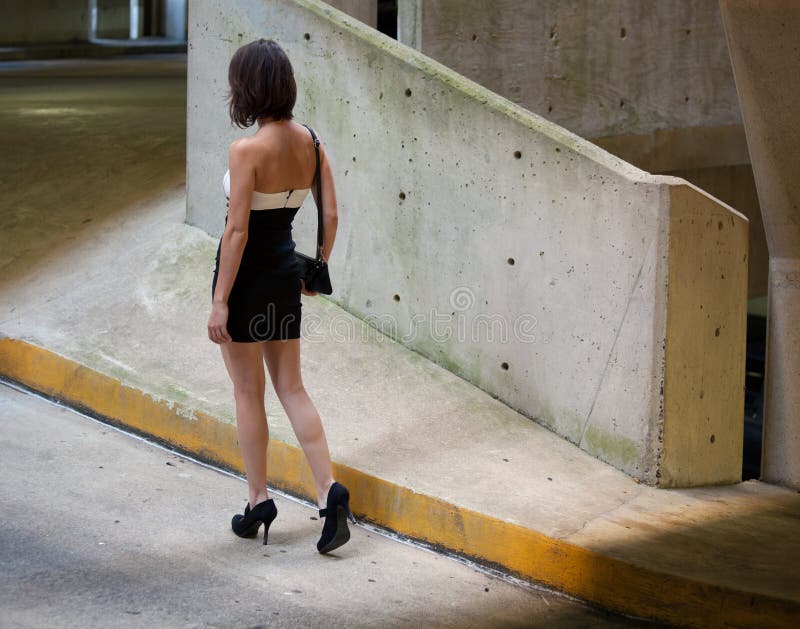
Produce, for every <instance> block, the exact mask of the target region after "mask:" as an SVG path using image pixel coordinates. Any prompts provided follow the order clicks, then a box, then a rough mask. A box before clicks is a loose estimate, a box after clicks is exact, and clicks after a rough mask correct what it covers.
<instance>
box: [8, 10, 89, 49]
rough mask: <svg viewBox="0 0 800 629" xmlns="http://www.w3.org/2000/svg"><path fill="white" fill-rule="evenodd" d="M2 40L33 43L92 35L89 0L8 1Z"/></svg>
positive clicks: (81, 39)
mask: <svg viewBox="0 0 800 629" xmlns="http://www.w3.org/2000/svg"><path fill="white" fill-rule="evenodd" d="M0 12H1V13H2V19H0V44H2V45H9V44H33V43H45V42H46V43H51V42H68V41H87V40H88V39H89V2H88V0H26V1H25V2H13V3H12V2H4V3H3V6H2V9H1V10H0Z"/></svg>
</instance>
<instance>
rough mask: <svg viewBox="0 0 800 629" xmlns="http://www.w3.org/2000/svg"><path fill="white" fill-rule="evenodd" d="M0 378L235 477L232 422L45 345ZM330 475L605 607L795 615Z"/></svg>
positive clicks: (365, 499)
mask: <svg viewBox="0 0 800 629" xmlns="http://www.w3.org/2000/svg"><path fill="white" fill-rule="evenodd" d="M0 375H2V376H3V377H5V378H7V379H8V380H12V381H15V382H18V383H20V384H22V385H24V386H26V387H28V388H30V389H33V390H36V391H38V392H40V393H42V394H44V395H46V396H49V397H52V398H54V399H57V400H59V401H62V402H64V403H66V404H68V405H70V406H73V407H75V408H77V409H80V410H82V411H84V412H86V413H88V414H91V415H94V416H98V417H102V418H103V419H105V420H106V421H109V422H110V423H113V424H116V425H119V426H123V427H126V428H129V429H133V430H134V431H136V432H140V433H144V434H147V435H149V436H150V437H151V438H155V439H156V440H158V441H160V442H162V443H166V444H169V445H171V446H173V447H175V448H177V449H180V450H184V451H186V452H187V453H191V454H192V455H193V456H195V457H198V458H200V459H202V460H205V461H208V462H210V463H213V464H217V465H220V466H222V467H225V468H228V469H233V470H236V471H238V472H240V473H242V474H243V473H244V468H243V464H242V460H241V457H240V454H239V449H238V444H237V438H236V427H235V426H234V425H232V424H230V423H227V422H224V421H220V420H217V419H215V418H214V417H211V416H209V415H207V414H205V413H202V412H199V411H195V410H192V409H188V408H186V407H183V406H182V405H180V404H177V403H174V402H169V401H165V400H158V399H155V398H153V397H152V396H150V395H148V394H146V393H144V392H142V391H140V390H138V389H135V388H132V387H128V386H126V385H124V384H122V383H121V382H120V381H119V380H117V379H115V378H113V377H110V376H107V375H105V374H102V373H100V372H98V371H95V370H93V369H90V368H88V367H85V366H83V365H81V364H79V363H77V362H75V361H72V360H70V359H68V358H65V357H63V356H59V355H58V354H55V353H53V352H50V351H48V350H46V349H44V348H41V347H37V346H35V345H32V344H30V343H27V342H25V341H20V340H16V339H11V338H3V339H0ZM268 469H269V476H270V478H269V483H270V485H272V486H274V487H276V488H278V489H281V490H284V491H287V492H289V493H292V494H295V495H299V496H303V497H305V498H307V499H309V500H311V501H312V502H316V499H315V498H314V483H313V479H312V476H311V471H310V469H309V467H308V465H307V464H306V461H305V458H304V456H303V453H302V451H301V450H300V449H299V448H297V447H295V446H293V445H290V444H287V443H283V442H280V441H276V440H274V439H273V440H271V441H270V445H269V448H268ZM334 474H335V476H336V478H337V480H339V481H340V482H342V483H344V484H345V485H347V486H348V487H349V489H350V493H351V496H352V498H351V504H350V506H351V509H352V510H353V512H354V514H355V515H357V516H360V517H362V518H365V519H366V520H368V521H370V522H373V523H375V524H378V525H380V526H383V527H386V528H388V529H391V530H393V531H396V532H398V533H400V534H403V535H407V536H409V537H412V538H415V539H418V540H421V541H423V542H425V543H427V544H431V545H433V546H435V547H440V548H442V549H446V550H448V551H450V552H456V553H459V554H462V555H464V556H466V557H468V558H470V559H473V560H475V561H478V562H480V563H482V564H485V565H489V566H492V567H495V568H499V569H501V570H503V571H504V572H507V573H510V574H513V575H515V576H517V577H522V578H524V579H527V580H529V581H533V582H536V583H540V584H543V585H546V586H549V587H553V588H555V589H558V590H561V591H563V592H566V593H568V594H571V595H573V596H577V597H579V598H582V599H584V600H587V601H590V602H592V603H595V604H598V605H600V606H602V607H605V608H607V609H611V610H614V611H618V612H622V613H626V614H631V615H634V616H640V617H644V618H652V619H656V620H660V621H662V622H669V623H673V624H676V625H680V626H687V627H704V628H706V627H723V626H724V627H747V626H749V627H752V626H758V627H786V626H792V625H793V624H794V623H793V622H792V620H796V619H797V618H798V614H800V608H798V605H797V603H795V602H794V601H789V600H782V599H778V598H773V597H769V596H766V595H763V594H759V593H754V592H746V591H741V590H734V589H730V588H725V587H721V586H717V585H713V584H707V583H701V582H698V581H695V580H692V579H689V578H682V577H680V576H678V575H673V574H667V573H660V572H657V571H654V570H651V569H648V568H645V567H642V566H639V565H635V564H632V563H630V562H627V561H624V560H621V559H618V558H615V557H611V556H607V555H604V554H602V553H599V552H597V551H594V550H590V549H587V548H583V547H581V546H578V545H575V544H571V543H568V542H564V541H562V540H559V539H555V538H551V537H548V536H546V535H543V534H542V533H538V532H536V531H533V530H530V529H527V528H525V527H523V526H519V525H517V524H513V523H510V522H505V521H503V520H500V519H498V518H494V517H492V516H490V515H486V514H483V513H478V512H476V511H473V510H471V509H466V508H463V507H459V506H457V505H454V504H451V503H448V502H446V501H444V500H440V499H438V498H436V497H433V496H428V495H425V494H421V493H418V492H415V491H413V490H411V489H408V488H406V487H403V486H401V485H397V484H395V483H392V482H389V481H386V480H383V479H381V478H378V477H376V476H373V475H371V474H367V473H365V472H362V471H359V470H358V469H355V468H352V467H348V466H345V465H342V464H339V463H334ZM501 490H502V491H513V488H510V487H509V488H502V489H501Z"/></svg>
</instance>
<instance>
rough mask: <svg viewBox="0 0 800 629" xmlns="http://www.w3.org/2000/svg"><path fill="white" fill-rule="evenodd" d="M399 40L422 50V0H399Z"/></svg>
mask: <svg viewBox="0 0 800 629" xmlns="http://www.w3.org/2000/svg"><path fill="white" fill-rule="evenodd" d="M397 41H399V42H400V43H401V44H405V45H406V46H411V47H412V48H416V49H417V50H422V0H398V2H397Z"/></svg>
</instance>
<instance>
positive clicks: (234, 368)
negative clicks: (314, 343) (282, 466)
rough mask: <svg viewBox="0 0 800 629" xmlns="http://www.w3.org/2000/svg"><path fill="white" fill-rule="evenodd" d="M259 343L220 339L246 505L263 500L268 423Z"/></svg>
mask: <svg viewBox="0 0 800 629" xmlns="http://www.w3.org/2000/svg"><path fill="white" fill-rule="evenodd" d="M261 345H262V343H222V344H221V345H220V347H221V348H222V357H223V359H224V360H225V366H226V367H227V369H228V375H229V376H230V378H231V381H232V382H233V395H234V398H235V400H236V431H237V434H238V436H239V449H240V450H241V452H242V458H243V459H244V469H245V472H246V473H247V486H248V489H249V494H250V508H251V509H252V508H253V507H255V506H256V505H257V504H258V503H259V502H263V501H264V500H267V498H268V496H267V445H268V444H269V426H268V425H267V413H266V410H265V408H264V386H265V384H264V381H265V377H264V362H263V358H262V350H261Z"/></svg>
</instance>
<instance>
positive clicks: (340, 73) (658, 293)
mask: <svg viewBox="0 0 800 629" xmlns="http://www.w3.org/2000/svg"><path fill="white" fill-rule="evenodd" d="M189 28H190V34H189V39H190V42H191V45H190V51H189V85H188V92H189V108H188V222H189V223H190V224H192V225H196V226H199V227H201V228H203V229H204V230H206V231H208V232H209V233H211V234H212V235H219V233H220V232H221V229H222V226H223V219H224V214H225V212H224V204H223V203H222V193H221V187H220V184H219V182H220V181H221V178H222V174H223V173H224V172H225V169H226V168H227V150H226V149H227V146H228V143H229V142H230V141H232V140H233V139H234V138H235V137H238V136H239V135H241V132H240V131H238V130H235V129H234V128H231V126H230V124H229V122H228V119H227V111H226V108H225V105H224V97H225V91H226V89H227V64H228V62H229V60H230V57H231V55H232V54H233V52H234V51H235V50H236V49H237V48H238V47H239V46H240V45H242V44H244V43H247V42H249V41H252V40H253V39H256V38H259V37H266V38H274V39H276V40H277V41H278V42H279V43H280V44H281V45H282V46H284V47H285V49H286V50H287V52H288V54H289V56H290V58H291V59H292V61H293V64H294V67H295V72H296V75H297V80H298V90H299V100H298V107H297V110H296V113H297V118H298V119H300V120H302V121H303V122H308V123H311V124H312V125H314V126H316V128H317V129H318V130H319V132H320V134H321V136H322V139H323V141H324V142H325V143H326V146H327V148H328V151H329V153H330V154H331V156H332V161H333V166H334V170H335V178H336V181H337V187H338V196H339V200H340V206H341V207H340V217H341V218H340V223H339V231H338V236H337V244H336V246H335V247H334V251H333V255H332V258H331V268H332V277H333V283H334V287H335V292H334V294H333V295H332V298H331V299H332V301H333V302H334V303H336V304H338V305H339V306H341V307H343V308H345V309H346V310H347V311H349V312H351V313H353V314H355V315H356V316H358V317H359V318H361V319H362V320H364V321H367V322H369V323H370V324H371V325H373V326H374V327H376V328H377V329H379V330H381V331H382V332H383V333H385V334H387V335H388V336H390V337H392V338H394V339H396V340H397V341H398V342H401V343H403V344H404V345H405V346H407V347H409V348H411V349H413V350H415V351H416V352H418V353H420V354H422V355H423V356H425V357H427V358H429V359H431V360H433V361H434V362H436V363H437V364H439V365H441V366H443V367H445V368H446V369H448V370H450V371H451V372H453V373H454V374H457V375H458V376H460V377H462V378H464V379H465V380H467V381H469V382H471V383H473V384H475V385H476V386H478V387H480V388H481V389H483V390H484V391H486V392H488V393H489V394H491V395H492V396H493V397H496V398H498V399H500V400H502V401H503V402H504V403H506V404H507V405H508V406H509V407H511V408H513V409H515V410H516V411H518V412H519V413H521V414H523V415H524V416H526V417H528V418H530V419H532V420H534V421H536V422H537V423H539V424H541V425H542V426H545V427H547V428H548V429H550V430H552V431H553V432H554V433H556V434H558V435H560V436H561V437H564V438H565V439H566V440H568V441H569V442H571V443H573V444H576V445H578V446H579V447H580V448H581V449H582V450H584V451H586V452H588V453H590V454H592V455H593V456H595V457H597V458H598V459H601V460H602V461H605V462H607V463H610V464H612V465H613V466H615V467H616V468H618V469H620V470H622V471H624V472H626V473H627V474H629V475H630V476H632V477H633V478H636V479H638V480H640V481H642V482H644V483H647V484H652V485H658V486H660V487H675V486H695V485H708V484H719V483H735V482H738V481H739V480H741V456H742V454H741V453H742V434H743V408H744V399H743V396H744V389H743V384H744V352H745V332H746V299H747V255H748V250H747V246H748V245H747V242H748V233H747V232H748V222H747V219H746V218H745V217H744V216H743V215H741V214H740V213H738V212H736V211H735V210H733V209H732V208H730V207H727V206H725V205H724V204H722V203H720V202H719V201H717V200H716V199H714V198H711V197H709V196H708V195H706V194H705V193H703V192H702V191H700V190H698V189H697V188H694V187H693V186H691V185H689V184H688V183H687V182H685V181H683V180H680V179H675V178H665V177H654V176H650V175H648V174H647V173H645V172H643V171H640V170H638V169H636V168H634V167H632V166H631V165H629V164H626V163H624V162H622V161H620V160H619V159H616V158H615V157H613V156H612V155H610V154H609V153H606V152H605V151H603V150H601V149H599V148H598V147H596V146H594V145H592V144H590V143H589V142H587V141H585V140H582V139H581V138H579V137H577V136H575V135H573V134H571V133H569V132H567V131H566V130H564V129H563V128H560V127H558V126H556V125H555V124H552V123H550V122H548V121H547V120H544V119H543V118H541V117H539V116H536V115H534V114H532V113H531V112H529V111H527V110H524V109H522V108H520V107H518V106H516V105H514V104H513V103H511V102H510V101H508V100H506V99H504V98H502V97H500V96H498V95H496V94H494V93H492V92H490V91H488V90H486V89H485V88H483V87H481V86H479V85H477V84H476V83H473V82H471V81H469V80H468V79H466V78H464V77H463V76H461V75H458V74H456V73H455V72H453V71H451V70H449V69H448V68H446V67H444V66H442V65H440V64H438V63H436V62H434V61H432V60H431V59H429V58H427V57H425V56H424V55H422V54H420V53H419V52H417V51H415V50H412V49H410V48H408V47H406V46H403V45H401V44H399V43H397V42H396V41H394V40H392V39H390V38H388V37H386V36H384V35H382V34H381V33H378V32H377V31H375V30H373V29H371V28H369V27H367V26H365V25H364V24H362V23H360V22H358V21H357V20H354V19H352V18H349V17H348V16H346V15H345V14H343V13H341V12H339V11H337V10H335V9H333V8H331V7H329V6H328V5H326V4H324V3H322V2H318V1H316V0H275V1H273V2H263V1H262V0H237V1H233V0H228V1H225V2H209V1H204V0H201V1H198V2H196V3H193V4H192V11H191V13H190V27H189ZM315 220H316V219H315V214H314V212H313V209H312V208H310V207H309V208H308V209H307V211H305V212H301V213H300V218H299V220H298V223H297V229H296V238H295V239H296V240H297V241H298V244H299V246H300V248H301V250H302V247H303V246H306V248H309V247H311V243H312V242H313V237H314V235H313V233H314V229H315V225H314V221H315ZM312 248H313V247H312ZM530 456H532V457H533V456H535V454H534V453H531V454H530Z"/></svg>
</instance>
